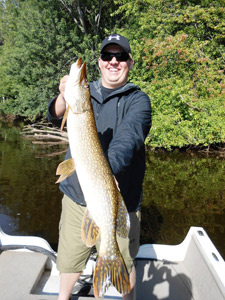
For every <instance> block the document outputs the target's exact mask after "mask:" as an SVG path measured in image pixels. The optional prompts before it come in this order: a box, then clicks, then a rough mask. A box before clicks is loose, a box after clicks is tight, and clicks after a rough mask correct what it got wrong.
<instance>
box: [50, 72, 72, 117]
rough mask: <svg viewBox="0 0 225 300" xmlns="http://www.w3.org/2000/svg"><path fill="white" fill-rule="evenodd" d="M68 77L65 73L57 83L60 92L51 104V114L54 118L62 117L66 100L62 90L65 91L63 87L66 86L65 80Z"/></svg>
mask: <svg viewBox="0 0 225 300" xmlns="http://www.w3.org/2000/svg"><path fill="white" fill-rule="evenodd" d="M68 77H69V76H68V75H65V76H63V78H62V79H61V80H60V84H59V92H60V94H59V95H58V97H57V98H56V100H55V103H54V104H53V105H52V109H51V114H52V115H53V116H54V117H55V118H60V117H62V116H63V115H64V113H65V110H66V101H65V99H64V92H65V87H66V82H67V79H68Z"/></svg>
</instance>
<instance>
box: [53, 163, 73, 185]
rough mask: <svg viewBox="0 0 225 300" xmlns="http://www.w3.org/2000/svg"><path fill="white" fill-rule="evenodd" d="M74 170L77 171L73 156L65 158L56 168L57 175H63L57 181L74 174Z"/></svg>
mask: <svg viewBox="0 0 225 300" xmlns="http://www.w3.org/2000/svg"><path fill="white" fill-rule="evenodd" d="M74 171H75V163H74V160H73V158H69V159H67V160H64V161H63V162H61V163H60V164H59V165H58V168H57V170H56V175H61V176H60V177H59V179H58V180H57V181H56V183H59V182H61V181H63V180H65V179H66V178H67V177H69V176H70V175H72V174H73V173H74Z"/></svg>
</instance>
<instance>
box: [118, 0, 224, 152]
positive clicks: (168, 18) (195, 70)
mask: <svg viewBox="0 0 225 300" xmlns="http://www.w3.org/2000/svg"><path fill="white" fill-rule="evenodd" d="M222 2H224V1H211V2H209V1H197V2H196V1H180V0H179V1H178V0H174V1H154V0H145V1H141V2H140V1H136V3H137V5H134V3H133V1H128V0H124V1H116V3H119V4H120V7H119V9H118V11H117V12H118V13H120V14H122V13H125V14H124V20H126V22H127V21H128V22H127V23H126V24H125V23H124V27H123V29H122V30H121V32H122V33H124V34H127V35H129V37H130V39H131V40H132V44H133V47H132V48H133V49H134V52H133V57H134V60H135V66H134V68H133V72H132V75H131V80H132V81H134V82H136V83H137V84H138V85H139V86H140V87H142V88H143V90H144V91H146V92H147V94H148V95H149V96H150V98H151V102H152V107H153V126H152V129H151V134H150V137H149V139H148V141H147V143H148V144H149V145H150V146H151V147H164V148H167V149H171V147H185V146H188V145H194V146H198V145H204V146H206V145H211V144H214V143H219V142H224V140H225V123H224V117H225V102H224V100H225V89H224V88H225V78H224V67H225V64H224V61H225V55H224V53H225V51H224V44H225V23H224V18H225V9H224V7H223V5H222V4H223V3H222ZM137 28H138V29H139V30H137Z"/></svg>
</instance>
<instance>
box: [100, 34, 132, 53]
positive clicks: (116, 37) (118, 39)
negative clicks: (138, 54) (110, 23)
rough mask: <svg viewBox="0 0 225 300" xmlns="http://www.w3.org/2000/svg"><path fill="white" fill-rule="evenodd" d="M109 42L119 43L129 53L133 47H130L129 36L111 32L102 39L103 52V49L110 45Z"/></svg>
mask: <svg viewBox="0 0 225 300" xmlns="http://www.w3.org/2000/svg"><path fill="white" fill-rule="evenodd" d="M109 44H117V45H119V46H120V47H121V48H123V50H124V51H125V52H127V53H131V49H130V45H129V41H128V39H127V38H125V37H124V36H122V35H120V34H116V33H114V34H111V35H109V36H107V37H106V38H105V39H104V40H103V41H102V45H101V53H102V51H103V49H104V48H105V47H106V46H107V45H109Z"/></svg>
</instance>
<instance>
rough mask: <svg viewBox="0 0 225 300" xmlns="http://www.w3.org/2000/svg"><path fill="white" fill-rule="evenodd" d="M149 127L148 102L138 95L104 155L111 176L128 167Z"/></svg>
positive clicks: (149, 109) (149, 111) (143, 94)
mask: <svg viewBox="0 0 225 300" xmlns="http://www.w3.org/2000/svg"><path fill="white" fill-rule="evenodd" d="M150 127H151V104H150V100H149V97H148V96H147V95H146V94H145V93H140V94H139V95H137V97H136V98H135V99H133V101H132V104H131V106H130V107H129V110H128V112H127V114H126V116H125V117H124V119H123V121H122V122H121V124H120V125H119V126H118V128H117V130H116V133H115V135H114V137H113V139H112V141H111V142H110V145H109V148H108V151H107V153H106V155H107V157H108V161H109V164H110V166H111V168H112V172H113V174H115V175H116V174H118V173H120V172H123V171H124V170H125V169H126V168H127V167H129V165H130V164H131V162H132V159H133V156H134V153H135V152H137V151H139V149H140V148H142V147H143V146H144V141H145V138H146V137H147V135H148V133H149V130H150Z"/></svg>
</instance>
